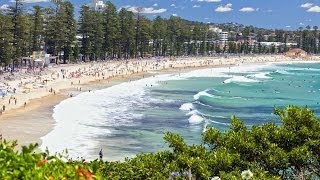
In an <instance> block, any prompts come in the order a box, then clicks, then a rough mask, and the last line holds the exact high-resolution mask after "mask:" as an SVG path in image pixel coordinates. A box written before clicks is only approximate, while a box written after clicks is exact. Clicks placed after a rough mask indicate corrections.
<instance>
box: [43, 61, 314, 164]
mask: <svg viewBox="0 0 320 180" xmlns="http://www.w3.org/2000/svg"><path fill="white" fill-rule="evenodd" d="M319 75H320V64H319V63H294V64H293V63H292V64H286V63H284V64H259V65H241V66H236V67H230V68H228V67H226V68H215V69H202V70H196V71H192V72H187V73H181V74H180V75H160V76H155V77H150V78H146V79H143V80H139V81H136V82H131V83H123V84H121V85H119V86H114V87H111V88H107V89H104V90H100V91H96V92H94V93H91V94H90V93H84V94H81V95H79V96H77V97H75V98H71V99H68V100H66V101H65V102H62V103H61V104H60V105H58V106H57V107H56V108H55V114H54V118H55V119H56V121H57V126H56V128H55V129H54V130H53V132H51V133H49V134H48V135H47V136H46V137H44V138H43V146H42V147H43V149H44V147H46V146H48V147H49V150H53V151H59V150H61V149H64V148H68V149H69V152H70V151H71V155H73V156H76V155H79V154H80V155H79V156H83V157H89V158H91V159H94V158H97V157H98V156H97V154H98V153H97V152H98V151H99V149H100V148H103V149H104V152H105V156H106V158H107V159H109V160H117V159H123V158H124V157H127V156H129V157H132V156H133V155H135V154H138V153H142V152H155V151H159V150H163V149H167V148H168V147H167V144H165V142H164V140H163V133H164V132H167V131H171V132H175V133H178V134H180V135H182V136H183V137H184V138H185V140H186V142H187V143H189V144H192V143H196V144H198V143H199V142H201V133H202V132H203V131H204V129H205V127H206V126H209V127H214V128H217V129H219V130H220V131H225V130H228V129H229V127H230V117H231V116H233V115H236V116H237V117H239V118H240V119H242V120H243V121H244V123H245V124H246V125H247V126H252V125H260V124H263V123H265V122H274V123H276V124H279V123H280V121H279V119H278V117H276V116H275V115H273V114H272V112H273V109H274V107H280V108H283V107H286V106H287V105H298V106H306V105H307V106H308V107H310V108H312V109H314V110H315V112H316V113H317V114H319V113H320V109H319V102H320V98H319V96H320V80H319V79H318V78H319V77H320V76H319ZM79 104H80V105H81V106H80V105H79ZM70 107H72V108H70ZM75 107H78V108H75ZM84 110H87V111H84ZM88 110H89V111H88ZM70 112H74V113H75V114H77V116H70V117H66V114H68V113H70ZM68 123H70V124H72V125H73V126H74V128H66V129H64V127H67V125H68ZM77 123H78V124H77ZM75 124H76V125H75ZM73 129H74V131H73ZM58 136H63V138H64V139H66V140H65V141H63V142H60V141H54V139H57V137H58ZM68 139H70V141H68ZM75 142H83V143H81V144H80V145H79V143H75ZM63 143H65V144H63Z"/></svg>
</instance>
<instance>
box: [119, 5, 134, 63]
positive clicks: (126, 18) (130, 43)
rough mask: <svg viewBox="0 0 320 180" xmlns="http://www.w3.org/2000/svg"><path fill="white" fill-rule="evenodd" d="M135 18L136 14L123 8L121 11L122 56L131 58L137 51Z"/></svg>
mask: <svg viewBox="0 0 320 180" xmlns="http://www.w3.org/2000/svg"><path fill="white" fill-rule="evenodd" d="M135 23H136V22H135V20H134V14H133V13H132V12H131V11H127V10H126V9H124V8H122V9H121V10H120V12H119V24H120V52H121V55H120V57H124V58H126V59H127V58H129V57H133V56H134V52H135Z"/></svg>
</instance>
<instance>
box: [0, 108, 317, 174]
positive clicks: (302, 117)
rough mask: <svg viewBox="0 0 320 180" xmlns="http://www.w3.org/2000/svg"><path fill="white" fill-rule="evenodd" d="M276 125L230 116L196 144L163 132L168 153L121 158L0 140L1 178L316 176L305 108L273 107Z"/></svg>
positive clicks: (311, 123) (312, 132)
mask: <svg viewBox="0 0 320 180" xmlns="http://www.w3.org/2000/svg"><path fill="white" fill-rule="evenodd" d="M275 114H277V115H278V116H279V117H280V120H281V122H282V125H281V126H276V125H275V124H273V123H266V124H264V125H262V126H253V127H251V128H248V127H246V126H245V125H244V124H243V122H242V121H240V120H239V119H237V118H235V117H233V118H232V120H231V122H232V123H231V127H230V130H229V131H226V132H219V131H218V130H216V129H214V128H208V129H207V130H206V131H205V132H204V133H203V142H202V143H200V144H199V145H190V146H189V145H187V144H186V143H185V142H184V140H183V138H182V137H181V136H179V135H177V134H173V133H169V132H168V133H166V134H165V136H164V139H165V140H166V142H167V143H168V145H169V147H170V148H171V149H172V150H171V151H163V152H158V153H152V154H140V155H137V156H136V157H135V158H132V159H126V160H125V161H124V162H102V161H98V160H95V161H91V162H85V161H64V160H62V159H63V158H62V157H61V156H56V155H55V156H47V154H49V153H48V152H46V153H45V154H40V153H33V151H34V149H35V148H36V145H30V146H29V147H23V148H22V151H21V152H15V151H14V150H13V149H14V147H15V146H16V142H6V141H3V142H2V143H1V144H0V179H88V180H89V179H168V178H170V179H215V180H218V179H222V180H223V179H228V180H229V179H235V180H236V179H259V180H260V179H319V178H320V164H319V162H320V160H319V157H320V123H319V119H318V118H316V117H315V115H314V113H313V112H312V111H311V110H310V109H308V108H299V107H294V106H289V107H287V108H286V109H285V110H281V109H275Z"/></svg>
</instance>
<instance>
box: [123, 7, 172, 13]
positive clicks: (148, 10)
mask: <svg viewBox="0 0 320 180" xmlns="http://www.w3.org/2000/svg"><path fill="white" fill-rule="evenodd" d="M127 10H128V11H131V12H133V13H138V11H139V10H140V13H142V14H160V13H164V12H166V11H167V9H163V8H161V9H154V8H153V7H136V6H130V7H128V8H127Z"/></svg>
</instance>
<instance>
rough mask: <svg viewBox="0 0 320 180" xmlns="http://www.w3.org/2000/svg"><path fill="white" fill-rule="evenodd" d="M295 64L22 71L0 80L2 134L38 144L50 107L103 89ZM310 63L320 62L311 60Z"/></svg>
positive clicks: (217, 61)
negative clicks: (201, 71)
mask: <svg viewBox="0 0 320 180" xmlns="http://www.w3.org/2000/svg"><path fill="white" fill-rule="evenodd" d="M297 60H300V61H301V59H291V58H288V57H285V56H282V55H268V56H267V55H265V56H244V57H238V56H236V57H229V58H222V57H194V58H191V57H190V58H176V59H143V60H130V61H108V62H95V63H83V64H74V65H73V64H70V65H61V66H55V67H50V68H47V69H44V70H41V71H40V69H39V70H36V71H32V72H30V71H27V70H20V71H19V72H16V73H15V74H14V75H8V74H5V75H1V76H0V77H1V81H0V82H1V83H0V87H1V89H2V90H3V91H5V93H6V95H3V96H2V98H1V100H0V108H1V109H2V110H1V117H0V134H2V137H3V138H5V139H8V140H13V139H16V140H18V142H19V144H20V145H27V144H29V143H36V142H37V143H41V140H40V138H41V137H42V136H44V135H46V134H47V133H48V132H50V130H52V128H53V127H54V123H55V122H54V120H53V118H52V113H53V108H54V106H55V105H57V104H59V102H61V101H62V100H64V99H66V98H69V97H72V96H75V95H77V94H79V93H81V92H84V91H92V90H96V89H102V88H106V87H109V86H112V85H115V84H119V83H122V82H125V81H129V80H135V79H139V78H144V77H146V76H150V75H154V74H157V73H169V72H170V73H173V72H176V73H178V72H180V71H181V70H191V69H194V68H196V69H197V68H207V67H218V66H236V65H238V64H243V63H244V64H245V63H264V62H283V61H297ZM311 60H320V59H319V57H313V58H312V59H311Z"/></svg>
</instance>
